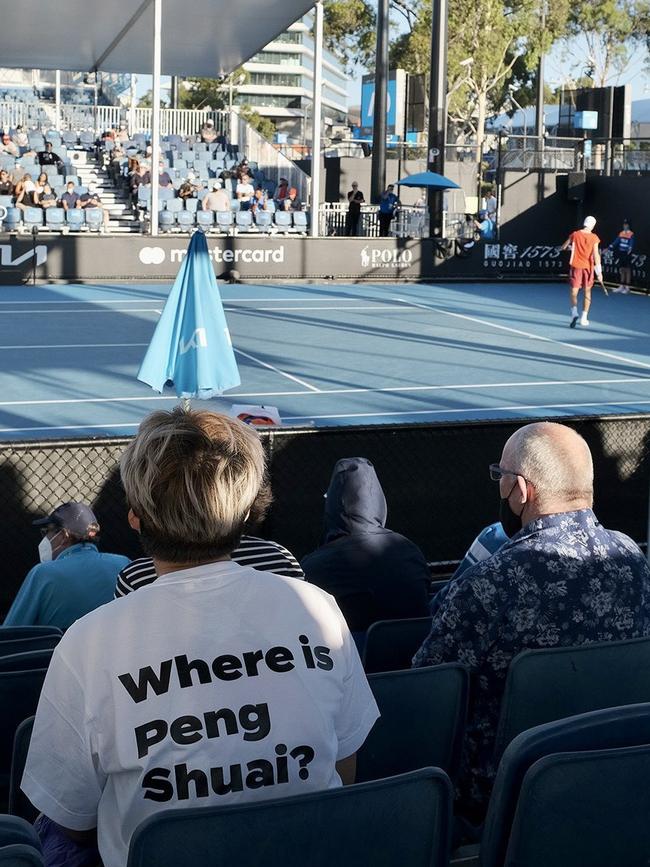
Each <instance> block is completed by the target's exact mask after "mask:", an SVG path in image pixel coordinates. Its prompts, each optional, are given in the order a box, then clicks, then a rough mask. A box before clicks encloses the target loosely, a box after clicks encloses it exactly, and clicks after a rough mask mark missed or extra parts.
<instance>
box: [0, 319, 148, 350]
mask: <svg viewBox="0 0 650 867" xmlns="http://www.w3.org/2000/svg"><path fill="white" fill-rule="evenodd" d="M156 312H157V311H156ZM124 346H149V344H148V343H29V344H27V343H25V344H15V345H8V346H0V350H2V349H108V348H111V347H115V348H117V347H124Z"/></svg>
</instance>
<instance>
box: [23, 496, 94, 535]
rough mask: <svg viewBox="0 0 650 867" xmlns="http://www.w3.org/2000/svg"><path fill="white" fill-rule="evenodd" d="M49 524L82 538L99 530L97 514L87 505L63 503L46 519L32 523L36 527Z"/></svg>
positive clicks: (39, 519)
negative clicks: (90, 532) (91, 531)
mask: <svg viewBox="0 0 650 867" xmlns="http://www.w3.org/2000/svg"><path fill="white" fill-rule="evenodd" d="M49 524H54V526H55V527H61V529H62V530H69V531H70V533H72V534H73V535H74V536H80V537H81V538H83V537H85V536H87V535H88V531H89V530H95V531H97V530H98V529H99V523H98V521H97V518H96V517H95V513H94V512H93V510H92V509H91V508H90V506H87V505H86V504H85V503H63V504H62V505H61V506H57V507H56V509H55V510H54V511H53V512H52V514H51V515H48V516H47V517H46V518H38V519H37V520H36V521H32V525H33V526H34V527H46V526H48V525H49Z"/></svg>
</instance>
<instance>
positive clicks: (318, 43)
mask: <svg viewBox="0 0 650 867" xmlns="http://www.w3.org/2000/svg"><path fill="white" fill-rule="evenodd" d="M314 13H315V16H314V91H313V99H312V112H311V223H310V226H309V234H310V236H311V237H312V238H317V237H318V235H319V228H320V226H319V222H320V218H319V206H320V151H321V113H322V109H321V96H322V90H323V4H322V2H321V0H318V3H316V6H315V7H314Z"/></svg>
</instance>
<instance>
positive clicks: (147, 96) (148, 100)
mask: <svg viewBox="0 0 650 867" xmlns="http://www.w3.org/2000/svg"><path fill="white" fill-rule="evenodd" d="M152 106H153V93H152V92H151V91H150V90H148V91H147V92H146V93H143V94H142V96H141V97H140V99H139V100H138V108H151V107H152ZM160 107H161V108H169V103H168V102H166V101H165V100H164V99H161V100H160Z"/></svg>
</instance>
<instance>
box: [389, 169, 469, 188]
mask: <svg viewBox="0 0 650 867" xmlns="http://www.w3.org/2000/svg"><path fill="white" fill-rule="evenodd" d="M397 183H398V184H399V185H400V187H431V188H432V189H434V190H459V189H460V187H459V186H458V184H457V183H456V182H455V181H451V180H449V178H446V177H445V176H444V175H439V174H438V173H437V172H418V173H417V174H416V175H408V176H407V177H405V178H402V179H401V180H400V181H398V182H397Z"/></svg>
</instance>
